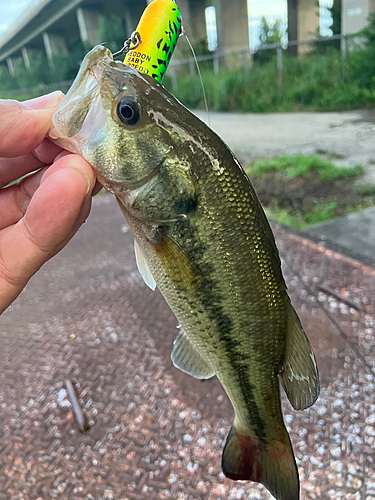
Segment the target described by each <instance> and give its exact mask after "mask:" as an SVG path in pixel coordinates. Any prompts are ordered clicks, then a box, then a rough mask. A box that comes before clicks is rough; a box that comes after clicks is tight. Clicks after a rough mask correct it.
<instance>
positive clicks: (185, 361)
mask: <svg viewBox="0 0 375 500" xmlns="http://www.w3.org/2000/svg"><path fill="white" fill-rule="evenodd" d="M171 358H172V361H173V364H174V366H175V367H176V368H179V369H180V370H182V371H183V372H185V373H187V374H189V375H191V376H192V377H194V378H198V379H207V378H211V377H213V376H214V375H215V372H214V370H213V368H212V367H211V366H210V365H209V364H208V363H207V361H206V360H205V359H204V358H203V357H202V355H201V354H200V353H199V350H198V348H197V347H196V346H195V345H194V344H193V342H192V341H191V340H190V339H189V337H188V336H187V335H186V333H184V331H183V330H181V331H180V333H179V334H178V336H177V338H176V340H175V341H174V343H173V351H172V355H171Z"/></svg>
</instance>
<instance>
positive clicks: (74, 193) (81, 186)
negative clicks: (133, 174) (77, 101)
mask: <svg viewBox="0 0 375 500" xmlns="http://www.w3.org/2000/svg"><path fill="white" fill-rule="evenodd" d="M62 98H63V94H62V93H61V92H53V93H52V94H48V95H46V96H42V97H40V98H37V99H32V100H30V101H25V102H23V103H19V102H17V101H6V100H0V314H1V313H2V312H3V311H4V310H5V309H6V308H7V307H8V306H9V305H10V304H11V302H12V301H13V300H14V299H15V298H16V297H17V296H18V295H19V294H20V292H21V291H22V289H23V288H24V287H25V285H26V283H27V282H28V281H29V279H30V278H31V276H33V274H35V273H36V272H37V271H38V269H39V268H40V267H41V266H42V265H43V264H44V263H45V262H46V261H47V260H49V259H50V258H51V257H53V256H54V255H55V254H56V253H58V252H59V251H60V250H61V249H62V248H63V247H64V246H65V245H66V244H67V243H68V241H69V240H70V239H71V238H72V236H73V235H74V234H75V233H76V232H77V231H78V229H79V228H80V226H81V225H82V224H83V222H84V221H85V220H86V218H87V216H88V215H89V212H90V207H91V195H92V192H93V189H94V186H95V181H96V178H95V174H94V171H93V169H92V168H91V166H90V165H89V164H88V163H87V162H86V161H85V160H84V159H83V158H82V157H80V156H78V155H74V154H68V153H67V152H64V151H63V150H62V149H61V148H60V147H58V146H56V145H55V144H53V143H52V142H51V141H50V140H49V139H47V138H46V135H47V133H48V131H49V129H50V127H51V118H52V115H53V113H54V112H55V111H56V109H57V107H58V105H59V104H60V102H61V100H62ZM37 169H41V170H39V171H38V172H37V173H34V174H31V175H30V176H28V177H26V178H25V179H23V180H22V181H21V182H20V183H18V184H13V185H12V186H10V187H7V188H4V186H6V185H7V184H9V183H10V182H12V181H14V180H16V179H18V178H20V177H22V176H24V175H26V174H28V173H30V172H34V171H35V170H37ZM2 188H3V189H2Z"/></svg>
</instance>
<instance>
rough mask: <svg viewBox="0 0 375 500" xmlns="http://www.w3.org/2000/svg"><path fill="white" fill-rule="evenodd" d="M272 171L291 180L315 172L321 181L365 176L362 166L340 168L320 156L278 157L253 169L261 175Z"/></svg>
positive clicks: (256, 165)
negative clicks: (280, 173)
mask: <svg viewBox="0 0 375 500" xmlns="http://www.w3.org/2000/svg"><path fill="white" fill-rule="evenodd" d="M270 170H273V171H277V172H282V173H283V174H285V175H286V176H287V177H288V178H289V179H294V178H295V177H298V176H305V175H307V174H308V173H309V172H311V171H314V172H316V173H317V176H318V179H319V180H321V181H329V180H336V179H345V178H348V177H354V178H355V177H359V176H361V175H362V174H363V168H362V167H361V166H356V167H351V168H345V167H342V168H339V167H336V166H335V165H334V164H333V163H332V162H330V161H327V160H323V159H322V158H319V156H304V155H295V156H278V157H277V158H273V159H270V158H267V159H265V160H261V161H258V162H257V163H256V164H255V165H254V168H253V171H254V172H256V173H259V174H261V173H265V172H269V171H270Z"/></svg>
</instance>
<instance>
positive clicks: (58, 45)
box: [25, 31, 68, 65]
mask: <svg viewBox="0 0 375 500" xmlns="http://www.w3.org/2000/svg"><path fill="white" fill-rule="evenodd" d="M43 43H44V49H45V51H46V54H47V59H48V62H49V64H50V65H53V56H54V55H56V54H67V53H68V47H67V46H66V43H65V40H64V38H63V37H62V36H60V35H53V34H51V33H48V32H47V31H45V32H44V33H43ZM25 65H26V64H25Z"/></svg>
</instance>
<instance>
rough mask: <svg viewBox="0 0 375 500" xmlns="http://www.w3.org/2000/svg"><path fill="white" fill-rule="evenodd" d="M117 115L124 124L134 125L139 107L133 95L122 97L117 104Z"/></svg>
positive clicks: (137, 118) (137, 117)
mask: <svg viewBox="0 0 375 500" xmlns="http://www.w3.org/2000/svg"><path fill="white" fill-rule="evenodd" d="M117 116H118V117H119V119H120V120H121V121H122V123H125V125H135V124H136V123H137V122H138V120H139V107H138V105H137V103H136V102H135V100H134V98H133V97H130V96H125V97H122V99H121V100H120V101H119V103H118V104H117Z"/></svg>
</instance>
